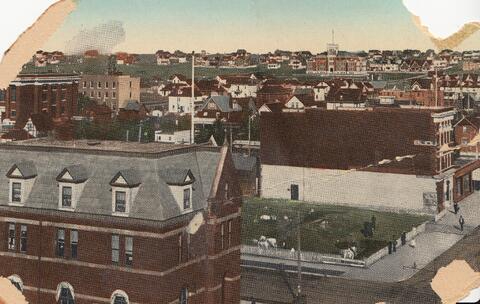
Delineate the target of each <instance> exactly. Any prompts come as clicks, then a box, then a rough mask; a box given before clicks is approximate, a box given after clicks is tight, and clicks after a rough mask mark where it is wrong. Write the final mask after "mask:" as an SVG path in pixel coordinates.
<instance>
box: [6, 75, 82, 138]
mask: <svg viewBox="0 0 480 304" xmlns="http://www.w3.org/2000/svg"><path fill="white" fill-rule="evenodd" d="M78 81H79V78H77V77H76V76H75V75H56V74H38V75H19V76H18V77H17V79H15V80H14V81H13V82H12V83H11V85H10V86H9V88H8V89H7V90H6V98H5V108H6V109H5V110H6V113H5V117H4V118H7V119H10V120H13V121H15V126H16V127H17V128H23V127H24V126H25V123H26V122H27V121H28V119H29V118H30V116H31V115H32V114H39V113H41V112H45V113H48V114H50V116H51V117H52V118H60V117H62V116H63V117H72V116H74V115H76V114H77V102H78Z"/></svg>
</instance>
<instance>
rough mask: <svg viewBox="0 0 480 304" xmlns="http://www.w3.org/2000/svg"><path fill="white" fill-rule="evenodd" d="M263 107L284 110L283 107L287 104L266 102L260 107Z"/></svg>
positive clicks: (271, 109) (271, 110)
mask: <svg viewBox="0 0 480 304" xmlns="http://www.w3.org/2000/svg"><path fill="white" fill-rule="evenodd" d="M261 108H266V109H267V110H268V111H270V112H282V109H283V108H285V105H284V104H283V102H270V103H264V104H263V105H262V106H261V107H260V109H261ZM260 109H259V111H260Z"/></svg>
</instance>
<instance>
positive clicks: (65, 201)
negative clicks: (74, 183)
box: [62, 186, 72, 208]
mask: <svg viewBox="0 0 480 304" xmlns="http://www.w3.org/2000/svg"><path fill="white" fill-rule="evenodd" d="M62 207H63V208H71V207H72V187H70V186H62Z"/></svg>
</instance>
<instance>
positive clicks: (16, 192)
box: [12, 182, 22, 203]
mask: <svg viewBox="0 0 480 304" xmlns="http://www.w3.org/2000/svg"><path fill="white" fill-rule="evenodd" d="M21 202H22V183H20V182H12V203H21Z"/></svg>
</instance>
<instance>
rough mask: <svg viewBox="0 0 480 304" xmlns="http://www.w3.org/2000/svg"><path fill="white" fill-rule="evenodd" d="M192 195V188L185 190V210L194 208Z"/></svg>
mask: <svg viewBox="0 0 480 304" xmlns="http://www.w3.org/2000/svg"><path fill="white" fill-rule="evenodd" d="M191 193H192V189H191V188H190V187H188V188H186V189H183V209H190V208H191V207H192V198H191Z"/></svg>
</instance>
